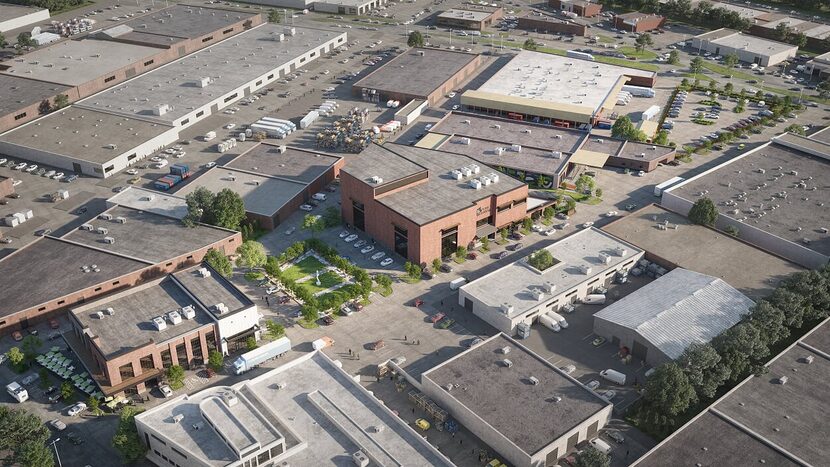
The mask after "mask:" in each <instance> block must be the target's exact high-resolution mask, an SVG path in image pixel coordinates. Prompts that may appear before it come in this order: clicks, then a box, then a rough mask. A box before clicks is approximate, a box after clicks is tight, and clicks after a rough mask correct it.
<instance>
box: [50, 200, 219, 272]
mask: <svg viewBox="0 0 830 467" xmlns="http://www.w3.org/2000/svg"><path fill="white" fill-rule="evenodd" d="M106 213H109V214H111V215H112V217H113V218H112V220H103V219H100V218H94V219H92V220H90V221H89V224H92V226H93V230H92V231H89V230H81V229H76V230H72V231H70V232H69V233H67V234H66V235H64V236H63V237H62V238H64V239H66V240H69V241H72V242H76V243H80V244H84V245H89V246H91V247H95V248H99V249H101V250H106V251H109V252H112V253H115V254H120V255H124V256H129V257H131V258H136V259H142V260H145V261H148V262H151V263H161V262H164V261H165V260H169V259H171V258H176V257H178V256H182V255H186V254H188V253H191V252H193V251H196V250H198V249H201V248H203V247H205V246H208V245H212V244H214V243H217V242H220V241H222V240H224V239H226V238H228V237H230V236H232V235H234V233H233V232H231V231H228V230H224V229H220V228H217V227H212V226H208V225H199V226H198V227H194V228H190V227H185V225H184V224H183V223H182V222H181V221H180V220H178V219H174V218H171V217H166V216H161V215H158V214H153V213H151V212H146V211H139V210H136V209H131V208H127V207H123V206H115V207H113V208H110V209H108V210H107V211H106ZM117 217H124V218H126V219H127V222H126V223H123V224H122V223H120V222H117V221H116V218H117ZM99 227H104V228H106V229H107V230H108V232H107V234H106V235H103V234H99V233H98V232H97V231H96V230H95V229H98V228H99ZM104 237H112V238H114V239H115V243H113V244H108V243H104Z"/></svg>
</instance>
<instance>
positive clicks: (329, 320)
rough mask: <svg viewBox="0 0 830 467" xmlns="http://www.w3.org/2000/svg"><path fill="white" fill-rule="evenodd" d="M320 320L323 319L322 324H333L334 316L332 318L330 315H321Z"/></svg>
mask: <svg viewBox="0 0 830 467" xmlns="http://www.w3.org/2000/svg"><path fill="white" fill-rule="evenodd" d="M321 321H323V324H325V325H326V326H331V325H332V324H334V318H332V317H331V316H323V318H322V319H321Z"/></svg>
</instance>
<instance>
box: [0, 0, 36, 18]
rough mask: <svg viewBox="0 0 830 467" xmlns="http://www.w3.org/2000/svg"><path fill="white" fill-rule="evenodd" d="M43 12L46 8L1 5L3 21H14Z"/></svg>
mask: <svg viewBox="0 0 830 467" xmlns="http://www.w3.org/2000/svg"><path fill="white" fill-rule="evenodd" d="M43 10H45V8H37V7H31V6H24V5H14V4H11V3H0V18H3V20H6V19H12V18H17V17H20V16H24V15H29V14H32V13H35V12H38V11H43Z"/></svg>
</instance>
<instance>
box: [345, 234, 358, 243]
mask: <svg viewBox="0 0 830 467" xmlns="http://www.w3.org/2000/svg"><path fill="white" fill-rule="evenodd" d="M344 240H345V241H346V243H352V242H353V241H355V240H357V234H351V235H349V236H348V237H346V238H345V239H344Z"/></svg>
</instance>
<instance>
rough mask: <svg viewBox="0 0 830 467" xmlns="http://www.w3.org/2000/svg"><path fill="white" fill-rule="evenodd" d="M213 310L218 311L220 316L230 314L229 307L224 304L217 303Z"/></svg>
mask: <svg viewBox="0 0 830 467" xmlns="http://www.w3.org/2000/svg"><path fill="white" fill-rule="evenodd" d="M213 309H214V310H216V311H217V312H218V313H219V314H220V315H221V314H223V313H227V312H228V306H227V305H225V304H224V303H217V304H216V305H214V306H213Z"/></svg>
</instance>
